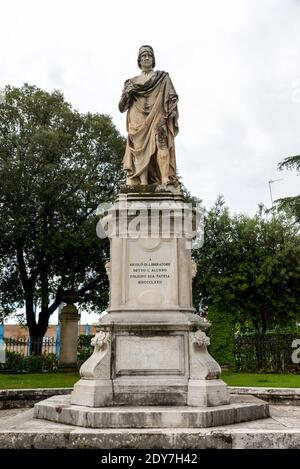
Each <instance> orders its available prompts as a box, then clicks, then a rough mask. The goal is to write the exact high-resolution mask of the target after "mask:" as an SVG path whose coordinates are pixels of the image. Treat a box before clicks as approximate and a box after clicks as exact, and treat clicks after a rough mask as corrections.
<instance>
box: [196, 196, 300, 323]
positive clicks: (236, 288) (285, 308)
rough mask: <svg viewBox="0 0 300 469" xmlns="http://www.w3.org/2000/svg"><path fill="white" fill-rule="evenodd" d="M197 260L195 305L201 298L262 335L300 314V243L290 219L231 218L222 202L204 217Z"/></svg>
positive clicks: (239, 216) (278, 217)
mask: <svg viewBox="0 0 300 469" xmlns="http://www.w3.org/2000/svg"><path fill="white" fill-rule="evenodd" d="M194 255H195V257H196V258H197V263H198V274H197V277H196V279H195V288H194V292H195V293H194V295H195V302H198V301H199V300H200V298H202V300H203V301H204V302H205V303H206V304H207V305H208V306H213V307H214V308H215V309H216V307H219V309H220V310H222V311H224V310H225V311H226V314H230V315H232V314H233V315H235V318H236V321H237V322H240V323H241V324H248V325H250V326H252V327H254V328H255V329H256V330H257V331H260V332H265V331H266V330H267V329H268V328H271V327H273V326H274V325H275V324H278V325H286V324H288V323H289V322H290V321H291V319H293V318H296V317H297V314H299V312H300V305H299V301H298V298H299V294H300V281H299V280H300V238H299V232H298V229H297V227H296V226H295V225H294V224H293V223H292V222H291V220H290V219H288V218H287V217H284V216H283V215H277V216H272V217H271V218H270V219H265V218H263V217H261V216H259V215H257V216H255V217H253V218H251V217H248V216H245V215H235V216H233V217H231V216H230V214H229V211H228V209H227V208H226V207H225V205H224V200H223V199H222V198H219V199H218V201H217V202H216V204H215V206H214V207H213V208H212V209H211V210H210V211H209V212H208V213H207V214H206V219H205V241H204V245H203V247H202V248H201V249H199V250H197V251H196V252H195V253H194ZM230 320H231V319H230ZM225 321H226V317H224V322H225Z"/></svg>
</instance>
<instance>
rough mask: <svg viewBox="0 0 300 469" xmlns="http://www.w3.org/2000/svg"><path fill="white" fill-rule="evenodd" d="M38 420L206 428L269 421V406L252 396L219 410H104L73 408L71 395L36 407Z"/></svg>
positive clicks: (103, 425) (233, 399)
mask: <svg viewBox="0 0 300 469" xmlns="http://www.w3.org/2000/svg"><path fill="white" fill-rule="evenodd" d="M34 416H35V417H36V418H38V419H44V420H50V421H53V422H58V423H63V424H68V425H76V426H80V427H88V428H206V427H216V426H220V425H231V424H234V423H238V422H245V421H249V420H257V419H261V418H266V417H269V405H268V404H266V403H265V402H264V401H262V400H260V399H257V398H256V397H253V396H247V397H246V396H243V397H241V396H236V395H232V396H231V403H230V404H227V405H224V406H218V407H188V406H182V407H171V406H170V407H157V406H153V407H151V406H148V407H129V406H124V407H102V408H90V407H84V406H77V405H71V404H70V395H67V396H53V397H50V398H49V399H46V400H44V401H42V402H39V403H38V404H35V410H34Z"/></svg>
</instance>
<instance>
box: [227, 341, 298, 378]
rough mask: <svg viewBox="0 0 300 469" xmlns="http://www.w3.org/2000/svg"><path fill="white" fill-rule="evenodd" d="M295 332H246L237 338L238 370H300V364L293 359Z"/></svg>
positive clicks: (280, 371) (279, 371) (236, 355)
mask: <svg viewBox="0 0 300 469" xmlns="http://www.w3.org/2000/svg"><path fill="white" fill-rule="evenodd" d="M296 338H297V335H295V334H283V333H276V334H275V333H274V334H251V335H250V334H249V335H248V334H245V335H238V336H237V337H236V340H235V346H236V350H235V357H236V363H237V369H238V371H258V372H263V371H265V372H274V373H283V372H286V371H287V372H295V371H296V372H299V371H300V364H297V363H293V361H292V353H293V348H292V343H293V340H294V339H296Z"/></svg>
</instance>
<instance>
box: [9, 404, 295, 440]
mask: <svg viewBox="0 0 300 469" xmlns="http://www.w3.org/2000/svg"><path fill="white" fill-rule="evenodd" d="M270 413H271V417H270V418H267V419H262V420H255V421H252V422H243V423H240V424H235V425H230V426H226V427H225V426H224V427H215V428H207V429H184V428H183V429H99V430H98V429H88V428H82V427H74V426H71V425H63V424H58V423H53V422H49V421H44V420H38V419H35V418H33V409H28V408H26V409H24V408H22V409H8V410H0V448H106V449H108V448H123V449H124V448H151V447H155V448H164V449H169V448H299V449H300V406H278V405H277V406H274V405H271V406H270Z"/></svg>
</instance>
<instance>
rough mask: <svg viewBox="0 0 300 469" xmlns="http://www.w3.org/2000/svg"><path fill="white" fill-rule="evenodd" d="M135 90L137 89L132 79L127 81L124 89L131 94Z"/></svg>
mask: <svg viewBox="0 0 300 469" xmlns="http://www.w3.org/2000/svg"><path fill="white" fill-rule="evenodd" d="M134 90H135V85H134V84H133V83H132V81H131V80H128V81H126V82H125V89H124V91H125V93H127V94H129V95H130V94H132V93H133V92H134Z"/></svg>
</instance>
